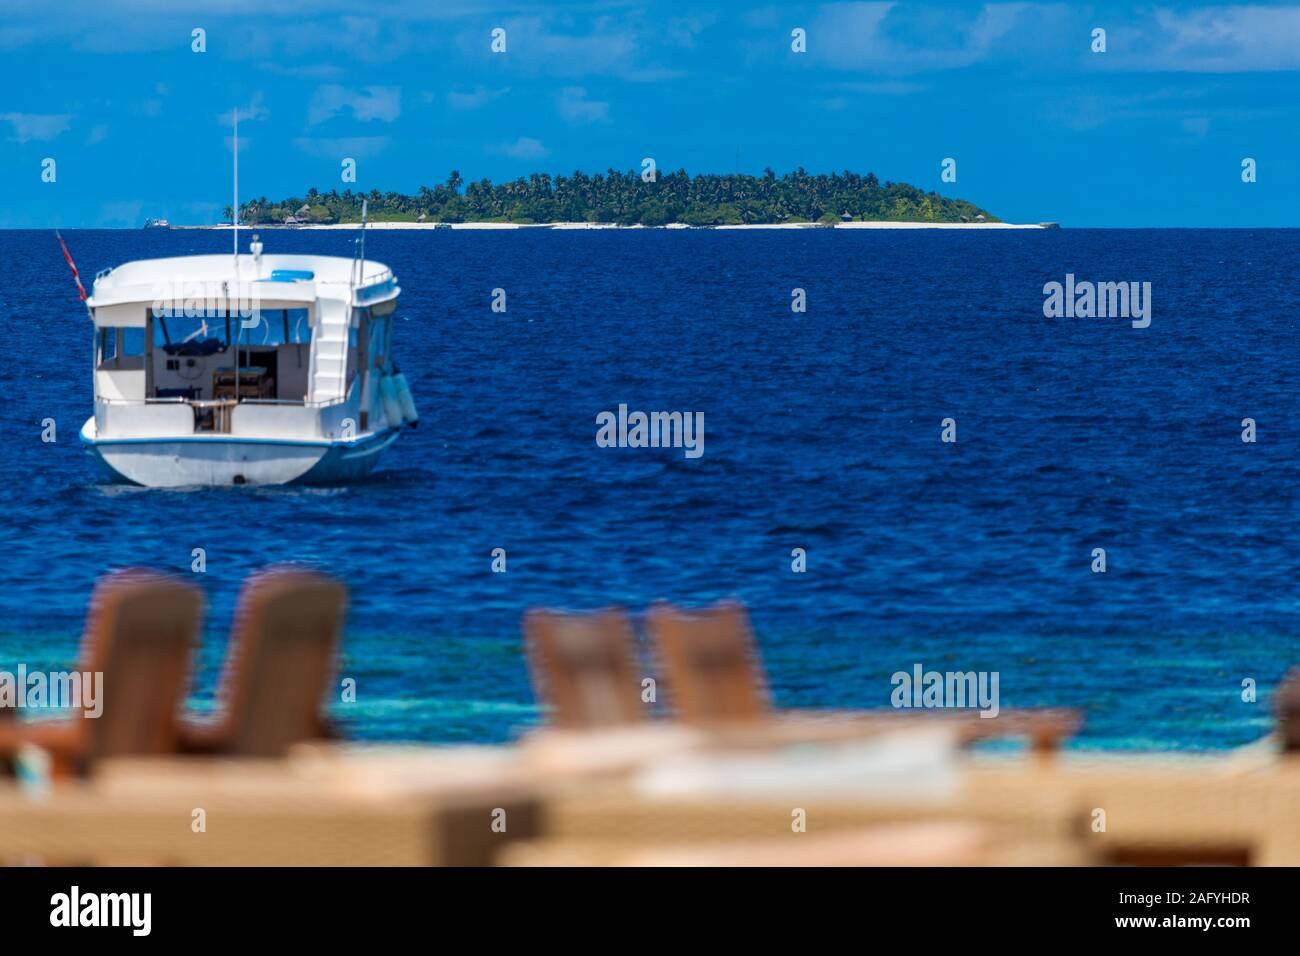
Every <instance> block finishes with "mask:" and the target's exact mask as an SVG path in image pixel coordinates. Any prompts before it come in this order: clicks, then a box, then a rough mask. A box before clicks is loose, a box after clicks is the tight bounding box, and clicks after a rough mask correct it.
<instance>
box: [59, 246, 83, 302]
mask: <svg viewBox="0 0 1300 956" xmlns="http://www.w3.org/2000/svg"><path fill="white" fill-rule="evenodd" d="M54 235H55V237H56V238H57V239H58V240H59V245H60V246H61V247H62V249H63V258H65V259H67V260H68V268H69V269H71V270H72V281H73V282H75V283H77V292H79V293H80V294H81V301H82V302H85V301H86V287H85V286H83V285H82V284H81V276H79V275H78V274H77V264H76V263H75V262H73V261H72V253H70V252H68V244H67V243H66V242H64V241H63V237H62V236H60V235H59V230H57V229H55V230H54Z"/></svg>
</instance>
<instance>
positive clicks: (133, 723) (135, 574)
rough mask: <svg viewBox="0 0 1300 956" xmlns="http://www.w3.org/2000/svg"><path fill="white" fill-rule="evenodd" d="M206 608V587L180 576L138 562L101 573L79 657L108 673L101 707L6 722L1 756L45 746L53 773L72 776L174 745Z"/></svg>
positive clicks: (0, 734)
mask: <svg viewBox="0 0 1300 956" xmlns="http://www.w3.org/2000/svg"><path fill="white" fill-rule="evenodd" d="M202 612H203V597H202V595H201V593H200V592H199V590H198V589H197V588H195V587H194V586H192V585H190V584H187V583H185V582H184V581H181V580H179V579H176V578H172V577H164V576H162V575H158V574H153V573H151V572H148V571H141V570H134V569H133V570H126V571H118V572H115V573H113V574H109V575H107V576H106V577H104V578H102V579H101V580H100V581H99V582H98V583H96V585H95V590H94V592H93V593H92V595H91V603H90V610H89V612H88V614H87V616H86V630H85V636H84V638H83V641H82V648H81V659H80V661H79V662H78V664H77V670H78V672H79V673H80V675H81V679H83V680H84V679H86V678H87V677H88V676H89V677H90V679H92V680H93V679H94V678H93V676H91V675H94V674H102V675H103V684H102V686H101V687H100V688H99V704H100V705H102V707H103V712H102V714H101V715H100V716H98V717H96V718H92V717H87V716H86V715H85V711H84V710H83V709H76V710H74V712H73V716H72V717H71V719H68V720H60V721H47V722H36V723H31V724H28V723H26V722H21V721H15V720H7V721H4V722H3V723H0V755H3V756H5V757H6V758H9V759H13V758H14V757H16V756H17V755H18V753H19V751H20V750H22V748H24V747H26V746H34V747H39V748H41V749H42V750H44V751H45V752H46V753H47V754H48V755H49V758H50V773H51V776H54V777H67V776H69V775H72V774H77V773H84V772H86V771H87V770H88V769H89V768H90V767H91V766H92V765H94V764H95V763H96V762H97V761H100V760H102V759H104V758H107V757H112V756H121V755H139V754H165V753H171V752H174V751H175V749H176V745H177V713H178V711H179V708H180V703H181V700H182V698H183V696H184V694H185V691H186V688H187V684H188V681H189V674H190V661H191V657H192V654H193V651H194V647H195V644H196V643H197V639H198V633H199V624H200V619H201V616H202ZM85 693H86V692H85V690H83V697H84V695H85Z"/></svg>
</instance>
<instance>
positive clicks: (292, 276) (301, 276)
mask: <svg viewBox="0 0 1300 956" xmlns="http://www.w3.org/2000/svg"><path fill="white" fill-rule="evenodd" d="M314 278H316V273H314V272H312V271H311V270H309V269H272V270H271V278H269V279H263V280H262V281H263V282H306V281H308V280H309V279H314Z"/></svg>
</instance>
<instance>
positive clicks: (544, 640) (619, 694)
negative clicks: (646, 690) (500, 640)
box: [524, 608, 647, 728]
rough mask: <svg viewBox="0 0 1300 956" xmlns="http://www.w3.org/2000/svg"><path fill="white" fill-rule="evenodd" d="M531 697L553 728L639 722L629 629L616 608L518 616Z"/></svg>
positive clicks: (623, 614) (640, 705)
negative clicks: (544, 710)
mask: <svg viewBox="0 0 1300 956" xmlns="http://www.w3.org/2000/svg"><path fill="white" fill-rule="evenodd" d="M524 637H525V641H526V643H527V646H528V663H529V669H530V671H531V673H532V677H533V687H534V689H535V691H536V693H537V698H538V700H540V701H541V702H542V703H543V704H547V705H549V706H550V707H551V714H550V719H551V722H552V723H553V724H554V725H556V726H558V727H566V728H595V727H611V726H616V725H619V724H629V723H635V722H637V721H640V720H642V719H644V718H645V717H646V716H647V714H646V705H645V704H644V703H642V701H641V674H640V673H639V670H638V667H637V664H636V660H637V658H636V641H635V639H634V637H633V635H632V624H631V622H630V621H629V620H628V616H627V612H626V611H625V610H623V609H622V608H606V609H604V610H601V611H591V612H585V613H572V612H566V611H551V610H544V609H533V610H531V611H529V612H528V613H527V614H526V615H524Z"/></svg>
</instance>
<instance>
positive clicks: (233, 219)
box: [213, 106, 244, 418]
mask: <svg viewBox="0 0 1300 956" xmlns="http://www.w3.org/2000/svg"><path fill="white" fill-rule="evenodd" d="M234 124H235V136H234V149H233V150H232V152H233V153H234V157H235V158H234V163H235V177H234V178H235V185H234V195H233V196H231V202H232V203H233V205H232V206H231V207H230V224H231V226H233V227H234V228H232V229H231V235H232V237H233V240H232V242H231V250H230V255H231V258H232V260H233V261H234V265H235V281H234V290H233V291H234V292H235V295H236V297H238V295H239V107H238V106H236V107H235V111H234ZM230 312H231V309H230V297H229V296H227V297H226V315H230ZM243 324H244V323H243V319H242V318H241V317H240V316H239V315H236V316H235V326H234V328H235V343H234V344H235V362H234V365H235V368H234V373H235V403H236V404H238V403H239V334H240V332H241V331H242V329H243ZM213 397H214V398H215V397H216V396H213ZM231 417H232V418H233V417H234V416H233V415H232V416H231Z"/></svg>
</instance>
